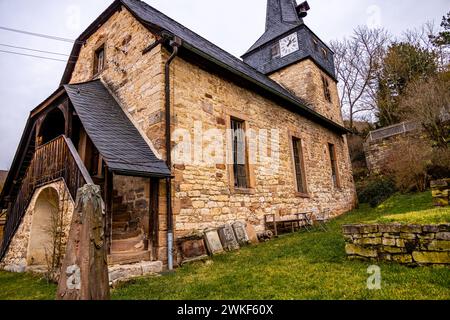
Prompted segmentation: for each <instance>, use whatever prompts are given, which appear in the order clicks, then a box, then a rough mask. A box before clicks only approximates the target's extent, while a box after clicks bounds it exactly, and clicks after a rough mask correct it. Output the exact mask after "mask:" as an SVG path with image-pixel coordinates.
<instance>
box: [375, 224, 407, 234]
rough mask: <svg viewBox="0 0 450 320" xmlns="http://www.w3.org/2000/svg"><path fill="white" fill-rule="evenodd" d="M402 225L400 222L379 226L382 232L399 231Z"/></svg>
mask: <svg viewBox="0 0 450 320" xmlns="http://www.w3.org/2000/svg"><path fill="white" fill-rule="evenodd" d="M401 227H402V225H401V224H399V223H392V224H381V225H379V226H378V230H379V232H382V233H398V232H400V228H401Z"/></svg>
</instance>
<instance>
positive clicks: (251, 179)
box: [226, 112, 256, 194]
mask: <svg viewBox="0 0 450 320" xmlns="http://www.w3.org/2000/svg"><path fill="white" fill-rule="evenodd" d="M232 121H240V122H242V123H243V128H244V132H245V133H246V134H245V137H244V138H245V161H246V164H245V167H246V174H247V187H246V188H241V187H237V186H236V185H235V177H234V159H233V158H234V155H233V139H232V134H228V133H227V167H228V179H229V186H230V191H231V192H232V193H237V194H254V193H255V185H256V183H255V175H254V164H250V150H249V141H248V137H247V132H248V130H249V121H248V117H247V116H245V115H243V114H240V113H234V112H227V117H226V122H227V123H226V125H227V130H230V132H231V123H232Z"/></svg>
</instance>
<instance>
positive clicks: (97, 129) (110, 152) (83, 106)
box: [64, 80, 171, 177]
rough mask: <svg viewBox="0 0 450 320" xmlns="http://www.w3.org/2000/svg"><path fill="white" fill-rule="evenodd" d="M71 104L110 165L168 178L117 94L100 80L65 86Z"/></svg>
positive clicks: (162, 165)
mask: <svg viewBox="0 0 450 320" xmlns="http://www.w3.org/2000/svg"><path fill="white" fill-rule="evenodd" d="M64 88H65V90H66V92H67V95H68V97H69V99H70V101H71V102H72V105H73V107H74V109H75V111H76V112H77V114H78V116H79V117H80V120H81V122H82V124H83V126H84V128H85V130H86V132H87V134H88V135H89V137H90V138H91V140H92V142H93V143H94V145H95V146H96V147H97V149H98V150H99V152H100V154H101V155H102V156H103V159H104V160H105V162H106V164H107V165H108V167H109V168H110V169H111V170H112V171H114V172H116V173H125V174H131V175H133V174H136V175H145V176H152V177H169V176H170V175H171V173H170V170H169V169H168V167H167V165H166V163H165V162H164V161H162V160H161V159H158V158H157V157H156V155H155V154H154V152H153V151H152V149H151V148H150V146H149V145H148V144H147V142H146V141H145V140H144V138H143V137H142V136H141V134H140V133H139V131H138V129H137V128H136V127H135V126H134V124H133V123H132V122H131V121H130V119H129V118H128V116H127V115H126V114H125V112H124V111H123V109H122V107H121V106H119V104H118V103H117V101H116V100H115V99H114V97H112V96H111V94H110V93H109V91H108V90H107V88H106V87H105V86H104V85H103V83H102V82H101V81H100V80H96V81H91V82H86V83H81V84H71V85H65V86H64Z"/></svg>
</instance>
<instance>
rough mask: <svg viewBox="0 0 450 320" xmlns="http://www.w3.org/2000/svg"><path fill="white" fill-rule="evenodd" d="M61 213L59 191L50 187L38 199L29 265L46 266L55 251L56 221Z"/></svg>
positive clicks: (34, 213) (32, 230)
mask: <svg viewBox="0 0 450 320" xmlns="http://www.w3.org/2000/svg"><path fill="white" fill-rule="evenodd" d="M58 214H59V195H58V192H57V191H56V190H55V189H54V188H52V187H48V188H46V189H43V190H42V191H41V192H40V193H39V196H38V198H37V199H36V202H35V205H34V209H33V218H32V222H31V230H30V239H29V243H28V253H27V262H28V265H37V266H45V265H47V261H48V259H49V258H50V257H51V256H52V251H53V243H52V242H53V241H52V239H53V238H54V237H53V232H54V226H53V224H54V222H55V221H57V219H56V217H57V216H58Z"/></svg>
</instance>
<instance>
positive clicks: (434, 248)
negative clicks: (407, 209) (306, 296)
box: [342, 223, 450, 265]
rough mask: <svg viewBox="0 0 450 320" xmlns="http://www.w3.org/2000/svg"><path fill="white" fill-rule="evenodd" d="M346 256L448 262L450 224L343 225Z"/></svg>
mask: <svg viewBox="0 0 450 320" xmlns="http://www.w3.org/2000/svg"><path fill="white" fill-rule="evenodd" d="M342 229H343V233H344V238H345V241H346V246H345V251H346V252H347V255H348V256H349V258H352V259H363V260H384V261H393V262H397V263H401V264H409V265H431V264H446V265H449V264H450V224H448V223H447V224H441V225H423V226H422V225H414V224H407V225H402V224H395V223H394V224H358V225H345V226H343V228H342Z"/></svg>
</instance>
